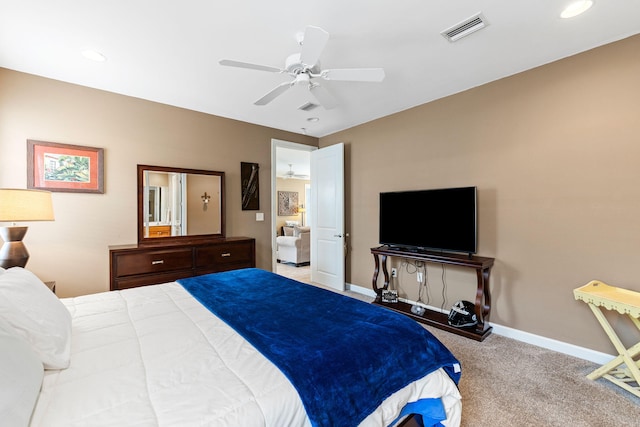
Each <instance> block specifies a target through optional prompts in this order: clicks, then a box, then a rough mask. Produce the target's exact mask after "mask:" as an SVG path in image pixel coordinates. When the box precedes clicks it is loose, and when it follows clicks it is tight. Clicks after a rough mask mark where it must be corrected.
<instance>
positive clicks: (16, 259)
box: [0, 227, 29, 268]
mask: <svg viewBox="0 0 640 427" xmlns="http://www.w3.org/2000/svg"><path fill="white" fill-rule="evenodd" d="M28 229H29V227H2V228H0V237H2V240H4V244H3V245H2V247H1V248H0V267H2V268H11V267H24V266H25V265H27V261H28V260H29V252H28V251H27V247H26V246H25V245H24V243H22V239H23V238H24V235H25V234H27V230H28Z"/></svg>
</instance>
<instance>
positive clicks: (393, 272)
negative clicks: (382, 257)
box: [391, 268, 398, 277]
mask: <svg viewBox="0 0 640 427" xmlns="http://www.w3.org/2000/svg"><path fill="white" fill-rule="evenodd" d="M391 277H398V269H397V268H392V269H391Z"/></svg>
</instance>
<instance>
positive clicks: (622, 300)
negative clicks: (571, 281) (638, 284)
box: [573, 280, 640, 397]
mask: <svg viewBox="0 0 640 427" xmlns="http://www.w3.org/2000/svg"><path fill="white" fill-rule="evenodd" d="M573 295H574V297H575V298H576V299H577V300H580V301H584V302H585V303H587V304H589V308H591V311H593V314H594V315H595V316H596V319H598V322H600V325H601V326H602V329H604V331H605V332H606V333H607V335H608V336H609V339H610V340H611V342H612V343H613V345H614V346H615V348H616V350H617V351H618V354H619V356H618V357H616V358H615V359H613V360H612V361H611V362H609V363H607V364H605V365H603V366H601V367H599V368H598V369H596V370H595V371H593V372H592V373H590V374H589V375H587V378H589V379H590V380H595V379H598V378H600V377H603V378H605V379H607V380H609V381H611V382H612V383H614V384H616V385H618V386H620V387H622V388H623V389H625V390H627V391H629V392H631V393H633V394H635V395H636V396H638V397H640V368H639V366H640V361H635V360H634V357H636V356H637V355H638V354H640V342H639V343H637V344H635V345H633V346H631V347H629V348H628V349H627V348H625V347H624V345H623V344H622V342H621V341H620V338H618V335H617V334H616V333H615V331H614V330H613V328H612V327H611V325H610V324H609V322H608V321H607V319H606V318H605V317H604V314H602V311H601V310H600V307H604V308H606V309H607V310H616V311H617V312H618V313H620V314H626V315H627V316H629V318H630V319H631V321H632V322H633V324H634V325H636V327H637V328H638V330H640V320H639V318H640V292H634V291H630V290H627V289H622V288H616V287H614V286H609V285H607V284H606V283H603V282H599V281H597V280H593V281H591V282H589V283H587V284H586V285H584V286H582V287H580V288H577V289H574V290H573ZM621 365H624V366H621Z"/></svg>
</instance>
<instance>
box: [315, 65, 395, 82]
mask: <svg viewBox="0 0 640 427" xmlns="http://www.w3.org/2000/svg"><path fill="white" fill-rule="evenodd" d="M320 77H322V78H323V79H325V80H336V81H344V82H381V81H382V80H384V69H382V68H344V69H336V70H323V71H322V72H321V73H320Z"/></svg>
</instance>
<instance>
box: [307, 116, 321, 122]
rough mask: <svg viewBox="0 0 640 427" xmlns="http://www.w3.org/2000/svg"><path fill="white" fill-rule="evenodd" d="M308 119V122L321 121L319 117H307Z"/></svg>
mask: <svg viewBox="0 0 640 427" xmlns="http://www.w3.org/2000/svg"><path fill="white" fill-rule="evenodd" d="M307 121H308V122H311V123H315V122H319V121H320V119H319V118H317V117H309V118H308V119H307Z"/></svg>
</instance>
